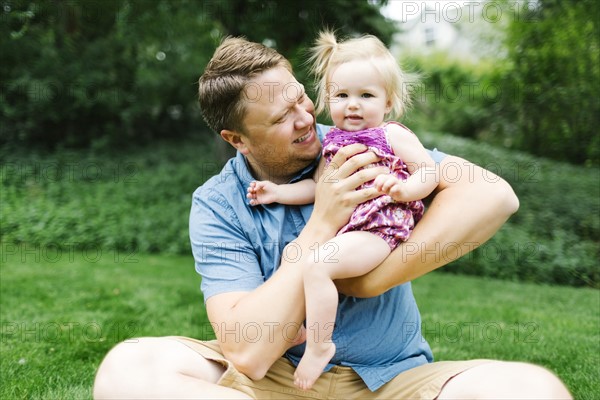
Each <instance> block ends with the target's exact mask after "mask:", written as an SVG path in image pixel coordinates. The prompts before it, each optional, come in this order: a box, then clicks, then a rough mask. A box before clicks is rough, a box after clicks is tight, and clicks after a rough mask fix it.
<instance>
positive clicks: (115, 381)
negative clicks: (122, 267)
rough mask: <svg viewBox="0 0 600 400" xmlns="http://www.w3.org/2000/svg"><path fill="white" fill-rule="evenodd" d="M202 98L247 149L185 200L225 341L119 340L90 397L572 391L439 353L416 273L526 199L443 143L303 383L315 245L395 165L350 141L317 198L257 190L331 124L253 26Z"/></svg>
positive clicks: (510, 369) (206, 289) (306, 168)
mask: <svg viewBox="0 0 600 400" xmlns="http://www.w3.org/2000/svg"><path fill="white" fill-rule="evenodd" d="M200 104H201V107H202V110H203V114H204V117H205V119H206V121H207V123H208V124H209V126H210V127H211V128H212V129H214V130H215V131H216V132H218V133H219V134H220V136H221V137H222V138H223V139H224V140H225V141H227V142H228V143H229V144H231V145H232V146H233V147H234V148H236V149H237V152H238V153H237V156H236V157H235V158H233V159H231V160H230V161H229V162H228V163H227V164H226V166H225V167H224V169H223V171H222V172H221V173H220V174H219V175H217V176H215V177H213V178H211V179H210V180H209V181H207V182H206V183H205V184H204V185H203V186H201V187H200V188H198V190H196V192H195V193H194V197H193V204H192V210H191V215H190V238H191V242H192V249H193V252H194V257H195V259H196V269H197V270H198V272H199V273H200V274H201V275H202V290H203V293H204V297H205V301H206V309H207V313H208V317H209V319H210V322H211V325H212V326H213V328H214V330H215V333H216V336H217V341H212V342H201V341H198V340H195V339H190V338H179V337H169V338H141V339H137V340H135V341H131V342H129V343H121V344H119V345H117V346H116V347H115V348H114V349H113V350H111V352H110V353H109V354H108V355H107V356H106V358H105V360H104V361H103V363H102V365H101V366H100V368H99V371H98V374H97V377H96V382H95V387H94V396H95V397H96V398H111V397H112V398H178V399H179V398H211V399H214V398H277V399H279V398H340V399H349V398H357V399H366V398H386V399H399V398H435V397H437V398H440V399H450V398H474V397H477V398H545V399H549V398H570V395H569V393H568V391H567V390H566V388H565V387H564V385H563V384H562V383H561V382H560V381H559V380H558V379H557V378H556V377H555V376H554V375H552V374H551V373H550V372H548V371H546V370H545V369H543V368H540V367H537V366H534V365H529V364H524V363H506V362H498V361H492V360H471V361H457V362H431V361H432V355H431V350H430V348H429V346H428V344H427V343H426V341H425V340H424V339H423V338H422V336H421V332H420V326H421V323H420V322H421V321H420V316H419V312H418V309H417V307H416V303H415V300H414V297H413V295H412V292H411V289H410V282H409V281H410V280H412V279H414V278H416V277H419V276H421V275H423V274H425V273H427V272H429V271H431V270H433V269H435V268H438V267H440V266H442V265H444V264H446V263H447V262H449V261H452V260H453V259H455V258H458V257H460V256H461V255H462V254H464V253H466V252H467V251H470V250H471V249H473V248H474V247H475V246H476V245H479V244H481V243H483V242H484V241H486V240H487V239H489V237H491V235H493V234H494V233H495V232H496V231H497V229H499V227H500V226H501V225H502V224H503V223H504V222H505V221H506V219H507V218H508V217H509V216H510V215H511V214H512V213H514V212H515V211H516V209H517V208H518V201H517V199H516V197H515V195H514V193H513V192H512V189H511V188H510V187H509V186H508V185H507V184H506V183H505V182H504V181H503V180H502V179H500V178H498V177H495V176H494V175H493V174H491V173H489V172H487V171H484V170H482V169H481V168H479V167H477V166H475V165H473V164H471V163H469V162H467V161H465V160H462V159H459V158H457V157H451V156H444V155H443V154H441V153H439V152H432V153H431V154H432V157H433V158H434V159H435V160H436V162H438V163H439V167H440V171H442V173H441V174H440V175H441V180H440V183H439V187H438V189H437V193H436V195H435V197H434V199H433V200H432V202H431V205H430V206H429V209H428V211H427V212H426V213H425V216H424V217H423V219H422V220H421V221H420V222H419V224H418V225H417V227H416V228H415V230H414V231H413V233H412V236H411V238H410V239H409V241H408V242H406V243H404V244H402V245H400V246H399V248H397V249H396V250H395V251H394V252H393V253H392V254H391V255H390V256H389V257H388V259H387V260H386V261H384V262H383V263H382V264H381V265H380V266H379V267H378V268H376V269H375V270H374V271H372V272H371V273H369V274H367V275H365V276H363V277H359V278H353V279H352V280H347V281H343V282H339V283H338V288H339V289H340V291H341V292H342V293H343V294H345V295H347V296H344V297H343V298H342V299H341V301H340V308H339V311H338V316H339V318H338V319H337V322H336V327H335V330H334V341H335V343H336V346H337V351H336V354H335V356H334V358H333V359H332V363H334V364H336V365H329V366H328V367H327V368H326V372H325V373H324V374H323V375H322V376H321V377H320V378H319V379H318V380H317V382H316V383H315V386H314V387H313V389H312V390H310V391H302V390H299V389H297V388H295V387H294V385H293V372H294V369H295V364H294V363H296V362H297V360H298V357H299V356H301V354H302V350H303V348H302V344H301V343H302V342H303V340H304V335H305V333H304V330H303V329H301V326H302V322H303V320H304V294H303V285H302V270H303V266H304V265H306V264H307V263H309V262H310V257H328V256H331V257H332V260H335V249H332V253H331V254H316V253H315V252H314V251H313V250H314V249H316V248H318V247H319V244H322V243H325V242H326V241H328V240H329V239H331V238H332V237H333V236H335V234H336V232H337V230H338V229H339V228H340V227H341V226H342V225H343V224H344V223H345V222H346V221H347V220H348V218H349V216H350V214H351V212H352V211H353V209H354V208H355V207H356V205H357V204H359V203H361V202H364V201H366V200H368V199H370V198H373V197H375V196H377V195H378V193H376V192H375V190H374V189H363V190H355V188H357V187H358V186H360V185H361V184H362V183H364V182H367V181H370V180H372V179H374V178H375V176H377V175H378V174H380V173H385V172H386V171H384V170H382V169H380V168H364V169H362V167H366V166H368V165H369V164H371V163H373V162H374V161H376V157H375V155H374V154H373V153H371V152H366V151H365V150H366V149H365V148H363V147H361V146H360V145H353V146H348V147H346V148H344V149H342V150H341V151H340V152H339V153H338V154H337V155H336V156H335V158H334V159H333V161H332V162H331V164H330V165H329V167H328V168H327V170H326V171H325V173H324V174H323V177H322V178H321V179H320V181H319V182H318V183H317V189H316V200H315V203H314V206H312V205H311V206H283V205H278V204H272V205H268V206H260V207H253V206H250V205H249V204H248V202H247V200H246V198H245V197H246V196H245V194H246V189H247V187H248V184H249V183H250V182H251V181H252V180H254V179H258V180H263V179H269V180H271V181H273V182H276V183H284V182H290V181H294V180H298V179H302V178H304V177H306V176H309V175H310V174H311V173H312V171H313V168H314V166H315V164H316V160H317V158H318V156H319V154H320V151H321V144H320V140H319V137H320V136H322V135H323V134H324V130H325V129H326V128H325V127H323V126H322V125H318V124H315V116H314V107H313V103H312V101H311V100H310V99H309V98H308V97H307V96H306V94H305V93H304V89H303V87H302V85H300V84H299V83H298V82H297V81H296V79H295V78H294V76H293V74H292V69H291V66H290V64H289V63H288V61H287V60H285V58H283V57H282V56H281V55H280V54H278V53H277V52H276V51H274V50H272V49H269V48H267V47H265V46H262V45H260V44H257V43H251V42H248V41H246V40H244V39H236V38H229V39H226V40H225V41H224V42H223V43H222V44H221V46H219V48H218V49H217V50H216V51H215V54H214V55H213V57H212V59H211V61H210V62H209V64H208V66H207V67H206V70H205V71H204V74H203V75H202V77H201V78H200ZM450 170H452V173H450V172H449V171H450ZM444 171H448V172H447V173H444ZM467 205H468V212H465V208H466V207H467ZM440 249H445V250H443V251H442V250H440ZM447 249H453V250H454V252H452V253H451V252H449V251H447ZM357 251H360V249H357ZM350 296H355V297H350ZM306 329H309V330H310V329H311V327H306ZM284 354H285V355H284Z"/></svg>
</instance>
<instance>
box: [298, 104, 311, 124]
mask: <svg viewBox="0 0 600 400" xmlns="http://www.w3.org/2000/svg"><path fill="white" fill-rule="evenodd" d="M300 109H301V111H300V116H299V117H298V119H297V120H296V129H303V128H306V127H307V126H310V125H312V124H313V122H314V117H313V115H312V114H311V113H310V112H308V110H307V109H304V108H303V107H300Z"/></svg>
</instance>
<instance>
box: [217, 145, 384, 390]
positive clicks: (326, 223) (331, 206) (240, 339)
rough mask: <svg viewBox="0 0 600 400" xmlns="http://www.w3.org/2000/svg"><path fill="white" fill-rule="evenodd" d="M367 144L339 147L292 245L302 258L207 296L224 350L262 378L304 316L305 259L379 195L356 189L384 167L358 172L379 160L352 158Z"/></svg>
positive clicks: (240, 367) (364, 156)
mask: <svg viewBox="0 0 600 400" xmlns="http://www.w3.org/2000/svg"><path fill="white" fill-rule="evenodd" d="M365 149H366V147H365V146H361V145H357V146H348V147H347V148H345V149H342V150H340V152H338V155H336V157H334V159H333V160H332V162H331V163H330V166H329V167H328V168H327V169H326V170H325V171H324V173H323V175H322V176H321V177H320V179H319V181H318V183H317V187H316V200H315V205H314V210H313V213H312V215H311V218H310V219H309V221H308V223H307V224H306V226H305V228H304V229H303V230H302V232H301V233H300V235H299V236H298V238H297V239H296V240H295V241H294V242H292V243H291V244H290V245H288V246H292V248H290V251H293V252H299V253H300V254H302V258H298V257H296V256H295V255H294V256H290V259H289V260H286V259H285V257H284V259H283V260H282V263H281V266H280V267H279V269H278V270H277V271H276V272H275V273H274V274H273V276H272V277H271V278H269V279H268V280H267V281H266V282H265V283H264V284H263V285H261V286H260V287H258V288H257V289H255V290H253V291H251V292H235V293H224V294H220V295H216V296H213V297H211V298H210V299H208V300H207V303H206V307H207V311H208V317H209V320H210V321H211V323H212V324H215V325H216V327H217V328H218V329H216V334H217V339H218V340H219V342H220V345H221V349H222V350H223V353H224V355H225V356H226V357H227V358H228V359H229V360H230V361H232V362H233V363H234V365H235V366H236V368H237V369H238V370H240V371H241V372H243V373H245V374H246V375H248V376H249V377H250V378H252V379H261V378H262V377H263V376H264V375H265V374H266V372H267V371H268V369H269V367H270V366H271V365H272V364H273V362H275V360H277V359H278V358H279V357H281V355H282V354H283V353H284V352H285V350H287V349H288V348H289V347H290V346H291V345H292V344H293V343H294V339H295V338H294V336H295V335H296V333H297V332H298V329H299V328H300V326H301V324H302V322H303V321H304V318H305V308H304V288H303V279H302V270H303V268H302V266H303V260H304V259H308V258H309V257H310V254H311V250H310V248H311V247H312V248H314V247H313V246H314V244H315V243H319V244H323V243H325V242H326V241H327V240H329V239H331V238H332V237H333V236H335V234H336V233H337V230H338V229H339V227H341V226H342V225H343V224H344V223H346V222H347V221H348V219H349V217H350V214H351V213H352V211H353V210H354V208H355V207H356V206H357V205H358V204H359V203H362V202H364V201H366V200H369V199H370V198H373V197H376V196H377V195H378V193H377V191H376V190H375V189H365V190H360V191H357V190H355V188H356V187H358V186H359V185H361V184H362V183H364V182H367V181H370V180H372V179H374V178H375V177H376V176H377V175H378V174H380V173H382V172H383V171H382V169H381V168H367V169H363V170H360V171H358V172H356V171H357V170H358V169H359V168H361V167H363V166H366V165H368V164H371V163H373V162H375V161H377V158H376V156H375V155H374V154H373V153H370V152H368V153H363V154H359V155H356V156H354V157H352V158H350V157H351V156H352V155H353V154H356V153H360V152H362V151H364V150H365ZM346 160H347V161H346ZM355 172H356V173H355ZM285 253H286V252H285V251H284V254H285Z"/></svg>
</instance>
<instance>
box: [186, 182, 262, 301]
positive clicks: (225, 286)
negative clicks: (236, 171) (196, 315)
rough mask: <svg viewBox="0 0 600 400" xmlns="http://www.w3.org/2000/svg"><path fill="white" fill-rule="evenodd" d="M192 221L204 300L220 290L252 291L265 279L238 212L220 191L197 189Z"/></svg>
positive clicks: (195, 253)
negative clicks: (237, 214)
mask: <svg viewBox="0 0 600 400" xmlns="http://www.w3.org/2000/svg"><path fill="white" fill-rule="evenodd" d="M189 224H190V226H189V228H190V242H191V246H192V253H193V255H194V261H195V268H196V271H197V272H198V273H199V274H200V275H201V277H202V283H201V290H202V292H203V294H204V300H205V301H206V300H208V299H209V298H210V297H212V296H214V295H217V294H220V293H227V292H237V291H251V290H254V289H255V288H257V287H258V286H260V285H261V284H262V283H263V282H264V277H263V275H262V273H261V269H260V266H259V260H258V256H257V254H256V252H255V250H254V249H253V247H252V244H251V242H250V241H249V239H248V238H247V237H246V235H245V234H244V229H243V228H242V226H241V223H240V221H239V220H238V218H237V216H236V213H235V212H234V211H233V209H232V208H231V205H230V204H229V203H228V202H227V201H226V200H225V199H224V198H223V197H222V195H221V194H220V193H218V192H216V191H213V190H202V188H199V189H198V190H196V192H194V195H193V199H192V208H191V212H190V221H189Z"/></svg>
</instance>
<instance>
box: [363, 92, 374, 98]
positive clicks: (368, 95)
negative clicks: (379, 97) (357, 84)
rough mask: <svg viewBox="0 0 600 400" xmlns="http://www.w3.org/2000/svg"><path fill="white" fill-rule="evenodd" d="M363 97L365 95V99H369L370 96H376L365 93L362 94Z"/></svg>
mask: <svg viewBox="0 0 600 400" xmlns="http://www.w3.org/2000/svg"><path fill="white" fill-rule="evenodd" d="M361 97H363V98H365V99H369V98H371V97H374V96H373V95H372V94H371V93H363V94H362V95H361Z"/></svg>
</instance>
